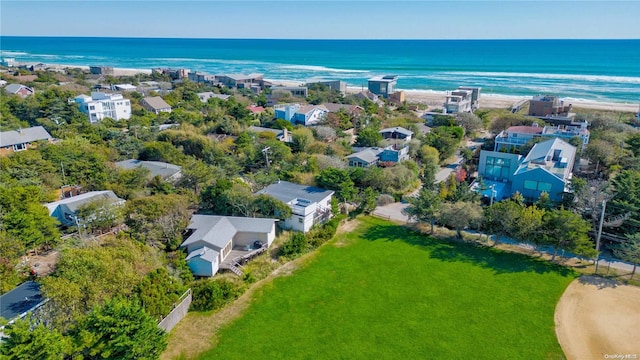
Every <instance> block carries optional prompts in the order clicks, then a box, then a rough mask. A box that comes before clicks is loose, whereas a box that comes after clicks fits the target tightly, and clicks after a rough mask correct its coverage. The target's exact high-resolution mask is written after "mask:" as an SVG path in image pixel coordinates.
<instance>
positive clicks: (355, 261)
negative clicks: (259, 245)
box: [200, 218, 575, 360]
mask: <svg viewBox="0 0 640 360" xmlns="http://www.w3.org/2000/svg"><path fill="white" fill-rule="evenodd" d="M319 252H320V253H319V254H318V256H315V257H313V258H311V260H310V261H309V262H308V263H307V264H306V265H305V266H303V267H302V268H301V269H298V270H297V271H296V272H295V273H294V275H292V276H286V277H280V278H276V279H275V280H274V281H273V282H271V283H268V284H267V285H266V286H264V287H262V288H261V289H259V290H258V291H257V292H256V293H255V295H254V300H253V303H252V305H251V306H249V308H248V310H247V311H246V313H245V314H244V315H242V316H240V317H239V318H238V319H237V320H236V321H234V322H232V323H231V324H229V325H228V326H226V327H223V328H222V329H221V330H220V331H219V332H218V333H217V334H216V336H215V340H214V341H215V342H216V345H215V347H214V348H212V349H211V350H210V351H208V352H206V353H204V354H202V355H201V356H200V358H201V359H403V358H404V359H492V360H494V359H507V358H513V359H562V358H564V356H563V354H562V350H561V348H560V346H559V345H558V342H557V340H556V335H555V332H554V321H553V314H554V309H555V305H556V303H557V301H558V299H559V298H560V296H561V295H562V293H563V291H564V289H565V288H566V287H567V285H568V284H569V283H570V282H571V280H573V279H574V278H575V274H574V273H573V272H572V271H570V270H567V269H565V268H561V267H556V266H553V265H550V264H548V263H545V262H541V261H538V260H535V259H532V258H529V257H526V256H523V255H519V254H511V253H505V252H501V251H498V250H487V249H483V248H476V247H474V246H473V245H467V244H456V243H446V242H441V241H436V240H432V239H430V238H427V237H425V236H422V235H417V234H414V233H411V232H409V231H408V230H407V229H405V228H404V227H401V226H398V225H394V224H391V223H388V222H385V221H381V220H377V219H372V218H364V219H362V220H361V225H360V226H359V227H358V228H357V229H356V230H355V231H352V232H350V233H349V234H342V235H339V236H338V238H337V239H335V240H334V241H333V242H332V243H330V244H328V245H327V246H324V247H322V248H321V249H320V250H319Z"/></svg>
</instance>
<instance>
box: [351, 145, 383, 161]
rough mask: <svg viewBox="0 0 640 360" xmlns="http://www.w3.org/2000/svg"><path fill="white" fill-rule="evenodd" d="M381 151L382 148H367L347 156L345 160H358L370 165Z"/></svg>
mask: <svg viewBox="0 0 640 360" xmlns="http://www.w3.org/2000/svg"><path fill="white" fill-rule="evenodd" d="M383 150H384V149H383V148H378V147H372V148H367V149H364V150H362V151H358V152H357V153H353V154H351V155H349V156H347V159H352V158H358V159H361V160H363V161H366V162H367V163H372V162H375V161H376V160H378V156H379V155H380V153H381V152H382V151H383Z"/></svg>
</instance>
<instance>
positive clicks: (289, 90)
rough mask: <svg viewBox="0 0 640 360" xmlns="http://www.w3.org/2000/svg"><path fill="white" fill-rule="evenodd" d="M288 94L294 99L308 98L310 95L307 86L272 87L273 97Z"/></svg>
mask: <svg viewBox="0 0 640 360" xmlns="http://www.w3.org/2000/svg"><path fill="white" fill-rule="evenodd" d="M279 93H281V94H288V95H291V96H294V97H301V98H306V97H307V96H308V95H309V89H307V87H306V86H272V87H271V95H276V94H279Z"/></svg>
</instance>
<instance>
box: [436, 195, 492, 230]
mask: <svg viewBox="0 0 640 360" xmlns="http://www.w3.org/2000/svg"><path fill="white" fill-rule="evenodd" d="M439 219H440V222H442V223H443V224H444V225H446V226H449V227H452V228H454V229H455V230H456V237H457V238H458V239H462V229H464V228H466V227H469V226H472V225H475V224H476V223H478V222H480V220H481V219H482V208H481V207H480V205H477V204H474V203H471V202H464V201H461V202H457V203H453V204H452V203H444V204H442V209H441V210H440V216H439Z"/></svg>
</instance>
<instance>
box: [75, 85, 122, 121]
mask: <svg viewBox="0 0 640 360" xmlns="http://www.w3.org/2000/svg"><path fill="white" fill-rule="evenodd" d="M73 100H74V101H75V102H76V103H78V105H79V108H80V111H81V112H83V113H85V114H87V115H88V116H89V122H91V123H95V122H98V121H101V120H103V119H104V118H111V119H114V120H122V119H124V120H128V119H130V118H131V101H129V99H125V98H124V97H123V96H122V94H107V93H102V92H92V93H91V96H88V95H84V94H83V95H79V96H76V97H75V98H74V99H73Z"/></svg>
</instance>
